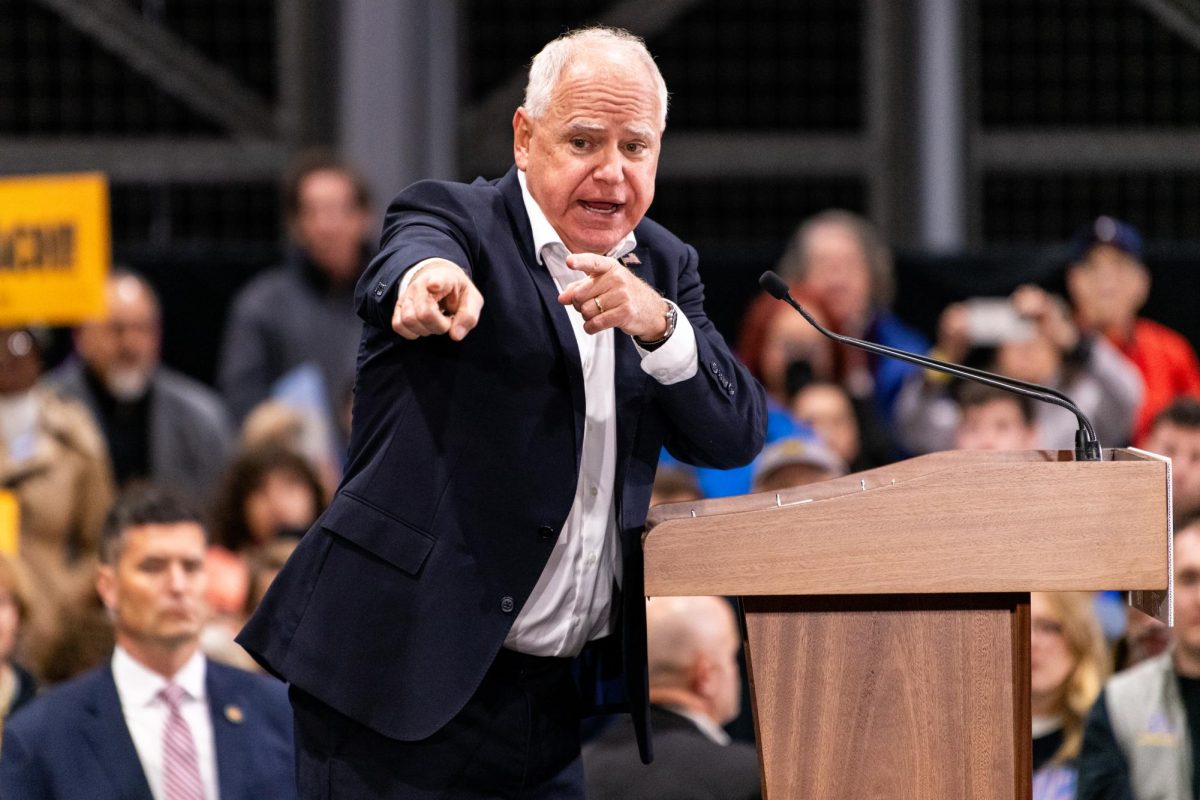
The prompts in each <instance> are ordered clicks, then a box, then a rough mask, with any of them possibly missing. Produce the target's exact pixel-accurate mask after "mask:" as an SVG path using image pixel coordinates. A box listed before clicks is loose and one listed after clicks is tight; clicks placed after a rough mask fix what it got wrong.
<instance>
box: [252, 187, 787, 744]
mask: <svg viewBox="0 0 1200 800" xmlns="http://www.w3.org/2000/svg"><path fill="white" fill-rule="evenodd" d="M635 232H636V236H637V240H638V244H637V248H636V250H634V254H635V255H636V256H637V259H638V260H640V262H641V263H640V264H637V265H634V266H632V267H631V269H633V270H634V271H635V272H636V273H637V274H638V275H640V276H641V277H642V278H643V279H645V280H646V281H647V282H648V283H650V284H651V285H652V286H654V287H655V288H656V289H658V290H659V291H660V292H661V293H662V294H663V295H665V296H666V297H669V298H671V299H672V300H674V301H675V302H676V303H678V304H679V306H680V308H681V309H682V311H683V313H685V314H687V316H688V318H689V320H690V321H691V324H692V327H693V328H694V330H695V332H696V339H697V346H698V349H699V360H700V370H699V373H698V374H697V375H695V376H694V377H693V378H691V379H689V380H686V381H683V382H680V383H677V384H674V385H671V386H663V385H660V384H659V383H658V382H657V381H655V380H654V379H653V378H651V377H650V376H648V375H647V374H645V373H644V372H643V371H642V369H641V367H640V360H641V359H640V356H639V354H638V353H637V351H636V349H635V347H634V345H633V342H632V340H631V339H630V337H628V336H626V335H624V334H621V333H620V332H617V333H616V334H615V336H614V343H615V344H614V347H615V350H616V353H615V360H616V366H615V373H616V374H615V380H616V405H617V440H618V442H617V468H616V493H615V494H616V506H617V520H618V525H619V528H620V531H621V545H622V557H623V560H624V564H623V568H624V584H623V587H622V589H623V597H624V598H625V600H626V601H627V602H626V604H625V605H626V608H627V610H628V611H630V612H632V613H623V614H622V620H621V623H620V627H619V630H620V633H619V634H615V635H614V636H612V637H609V641H606V642H605V643H604V644H603V645H602V646H601V645H597V646H595V647H589V649H588V650H587V651H585V657H584V658H583V659H581V662H580V663H581V664H582V667H581V668H582V670H583V672H584V673H586V674H584V675H583V676H582V678H581V686H582V688H583V690H584V693H585V702H586V703H589V704H590V705H592V706H593V707H597V708H598V707H605V706H608V707H612V704H611V702H610V701H611V700H612V698H613V695H612V694H611V693H606V691H605V690H607V689H612V688H613V687H614V686H621V687H622V692H621V694H622V695H623V697H622V700H623V701H626V705H628V703H627V700H628V698H632V699H633V703H632V707H633V710H634V712H635V717H637V718H638V719H640V720H641V721H643V722H644V720H645V716H646V709H647V704H646V702H645V699H644V698H645V670H646V664H645V613H644V608H643V606H642V603H643V600H642V595H643V592H642V569H641V542H640V535H641V532H642V527H643V524H644V522H645V518H646V510H647V506H648V504H649V499H650V490H651V485H652V483H653V481H654V472H655V467H656V465H657V462H658V456H659V452H660V450H661V448H662V446H663V445H664V443H665V444H666V446H667V448H668V449H669V450H670V451H671V452H672V453H673V454H674V455H676V456H677V457H679V458H680V459H681V460H684V461H688V462H691V463H695V464H702V465H705V466H712V467H732V466H738V465H741V464H743V463H745V462H748V461H749V460H751V459H752V458H753V457H754V456H755V455H756V454H757V453H758V451H759V449H760V448H761V447H762V441H763V436H764V430H765V418H766V411H765V400H764V395H763V391H762V388H761V387H760V386H759V385H758V384H757V383H756V382H755V380H754V379H753V378H752V377H750V375H749V373H747V372H746V370H745V368H744V367H742V366H741V364H740V363H738V362H737V360H736V359H735V358H734V357H733V356H732V355H731V354H730V351H729V349H728V347H727V346H726V344H725V342H724V340H723V339H722V338H721V336H720V335H719V334H718V333H717V332H716V330H715V329H714V327H713V326H712V324H711V323H710V322H709V320H708V318H707V317H706V316H705V314H704V309H703V286H702V285H701V282H700V277H699V274H698V272H697V257H696V252H695V250H694V249H692V248H691V247H689V246H687V245H685V244H684V243H683V242H681V241H680V240H679V239H677V238H676V237H675V236H673V235H672V234H671V233H669V232H668V231H666V230H665V229H664V228H662V227H661V226H659V225H657V224H655V223H654V222H651V221H649V220H643V221H642V222H641V224H640V225H638V227H637V228H636V231H635ZM434 256H438V257H442V258H446V259H449V260H450V261H453V262H454V263H456V264H458V265H460V266H462V267H463V268H464V269H465V270H466V271H467V272H468V273H469V274H470V277H471V279H472V281H474V283H475V285H476V286H477V287H478V288H479V291H480V292H481V293H482V295H483V297H484V301H485V305H484V307H483V311H482V314H481V316H480V319H479V324H478V326H477V327H476V328H475V329H474V330H473V331H471V333H470V334H468V336H467V337H466V338H465V339H464V340H463V341H461V342H455V341H452V340H451V339H450V338H449V337H447V336H432V337H427V338H424V339H420V340H417V341H408V340H405V339H403V338H401V337H400V336H398V335H397V334H396V333H394V332H393V331H392V329H391V324H390V323H391V316H392V310H393V307H394V306H395V302H396V293H397V285H398V284H399V283H400V280H401V277H402V276H403V274H404V273H405V271H406V270H407V269H408V268H410V267H411V266H412V265H413V264H415V263H417V262H419V261H422V260H424V259H426V258H430V257H434ZM557 295H558V289H557V288H556V287H555V285H554V281H553V279H552V278H551V276H550V274H549V272H548V271H547V269H546V268H545V267H544V266H542V265H541V264H539V263H538V261H537V258H536V257H535V254H534V252H533V238H532V234H531V232H530V226H529V220H528V217H527V215H526V213H525V208H524V205H523V203H522V199H521V189H520V185H519V183H518V181H517V177H516V171H515V169H514V170H510V171H509V173H508V174H507V175H506V176H505V177H504V178H502V179H500V180H499V181H496V182H486V181H483V180H482V179H481V180H477V181H476V182H475V183H473V184H471V185H466V184H455V183H443V182H434V181H424V182H421V183H417V184H415V185H413V186H411V187H409V188H408V189H407V190H405V191H404V192H403V193H401V194H400V195H399V196H398V197H397V198H396V199H395V200H394V201H393V202H392V205H391V207H390V208H389V210H388V215H387V218H386V221H385V226H384V233H383V239H382V244H381V249H380V253H379V255H378V256H376V258H375V259H374V260H373V261H372V263H371V264H370V265H369V266H368V268H367V270H366V272H365V273H364V275H363V277H362V279H361V280H360V282H359V285H358V290H357V292H356V302H357V305H358V313H359V315H360V316H361V317H362V318H363V319H364V320H365V322H366V324H365V325H364V327H363V336H362V343H361V345H360V347H359V354H358V374H357V379H356V383H355V397H354V409H353V414H354V424H353V432H352V433H351V442H350V452H349V461H348V466H347V469H346V476H345V478H344V479H343V482H342V485H341V487H340V488H339V490H338V493H337V495H336V497H335V498H334V499H333V502H332V503H331V505H330V506H329V508H328V509H327V510H326V512H325V513H324V514H323V515H322V517H321V518H320V519H318V520H317V522H316V523H315V525H314V526H313V528H312V529H311V530H310V531H309V532H308V534H307V535H306V536H305V537H304V538H303V540H302V541H301V543H300V546H299V547H298V548H297V550H296V552H295V554H294V555H293V556H292V558H291V559H290V561H289V562H288V564H287V566H286V567H285V568H284V569H283V571H282V573H281V574H280V575H279V577H278V578H277V579H276V581H275V582H274V584H273V585H272V586H271V589H270V590H269V592H268V593H267V595H266V597H265V599H264V600H263V602H262V604H261V605H260V606H259V609H258V611H257V613H256V614H255V615H254V616H253V617H252V618H251V620H250V622H249V623H248V624H247V626H246V627H245V628H244V629H243V631H242V633H241V635H240V636H239V638H238V641H239V642H240V643H241V644H242V645H243V646H244V647H246V649H247V650H249V651H250V652H251V653H252V654H254V655H255V657H256V658H258V659H259V660H260V661H261V662H262V663H263V664H264V665H266V667H267V668H268V669H270V670H272V671H273V672H275V673H276V674H278V675H280V676H282V677H284V678H285V679H286V680H288V681H291V682H292V683H294V684H295V685H297V686H298V687H299V688H301V689H303V690H305V691H306V692H309V693H310V694H312V695H314V696H316V697H317V698H319V699H320V700H322V701H324V702H325V703H326V704H328V705H330V706H332V707H333V708H335V709H337V710H338V711H340V712H341V713H343V714H345V715H347V716H349V717H351V718H353V719H355V720H357V721H359V722H361V723H363V724H365V725H367V726H368V727H370V728H372V729H374V730H376V731H378V732H379V733H382V734H384V735H385V736H389V737H391V738H394V739H400V740H407V741H411V740H418V739H422V738H425V737H427V736H429V735H431V734H432V733H434V732H435V731H437V730H439V729H440V728H441V727H442V726H443V725H445V724H446V722H448V721H449V720H450V719H451V718H452V717H453V716H454V715H455V714H456V713H457V712H458V711H459V710H460V709H461V708H462V707H463V706H464V705H465V703H466V702H467V700H468V699H469V698H470V697H471V695H472V694H473V693H474V691H475V689H476V688H478V686H479V684H480V682H481V681H482V679H483V676H484V673H485V672H486V671H487V669H488V667H489V666H490V665H491V663H492V661H493V659H494V658H495V655H496V653H497V652H498V651H499V649H500V647H501V645H502V643H503V641H504V638H505V636H506V635H507V633H508V631H509V629H510V628H511V626H512V623H513V620H514V619H515V618H516V615H517V614H518V613H520V611H521V608H522V606H523V605H524V604H525V602H526V599H527V598H528V596H529V594H530V592H531V591H532V589H533V586H534V584H535V583H536V582H537V580H538V576H539V575H540V574H541V572H542V569H543V567H544V566H545V564H546V561H547V559H548V558H549V556H550V552H551V549H552V548H553V546H554V543H555V541H556V538H557V536H558V534H559V531H560V530H561V528H562V526H563V523H564V521H565V520H566V517H567V513H568V511H569V510H570V508H571V504H572V502H573V500H574V496H575V485H576V479H577V476H578V469H579V460H580V452H581V447H582V441H583V427H584V422H585V400H584V383H583V371H582V368H581V366H580V359H579V351H578V347H577V345H576V341H575V337H574V334H573V333H572V330H571V324H570V321H569V320H568V318H567V313H566V311H565V309H564V308H563V307H562V306H560V305H559V303H558V301H557V299H556V298H557ZM281 311H285V310H281ZM622 675H623V677H624V680H623V681H622Z"/></svg>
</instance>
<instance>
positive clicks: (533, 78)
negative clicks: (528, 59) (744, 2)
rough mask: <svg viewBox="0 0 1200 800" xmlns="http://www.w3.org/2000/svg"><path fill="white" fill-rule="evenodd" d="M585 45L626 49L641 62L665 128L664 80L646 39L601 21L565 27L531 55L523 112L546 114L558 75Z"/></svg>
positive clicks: (659, 118)
mask: <svg viewBox="0 0 1200 800" xmlns="http://www.w3.org/2000/svg"><path fill="white" fill-rule="evenodd" d="M587 45H595V46H598V47H600V48H606V49H618V48H619V49H623V50H626V51H628V52H630V53H632V54H633V56H634V58H636V59H638V60H639V61H641V62H642V63H643V65H645V67H646V71H647V72H648V73H649V74H650V78H651V79H652V80H653V81H654V86H655V89H656V90H657V94H658V125H659V128H660V129H665V128H666V127H667V83H666V81H664V80H663V76H662V73H661V72H659V70H658V65H657V64H656V63H654V56H652V55H650V51H649V50H647V49H646V43H645V42H643V41H642V40H641V38H639V37H637V36H634V35H633V34H632V33H630V32H629V31H627V30H623V29H621V28H609V27H605V26H602V25H598V26H595V27H591V28H579V29H578V30H573V31H568V32H567V33H564V34H563V35H562V36H559V37H558V38H557V39H555V40H553V41H552V42H550V43H549V44H547V45H546V46H545V47H543V48H542V50H541V52H540V53H538V54H537V55H536V56H534V57H533V62H532V63H530V65H529V82H528V83H527V84H526V85H525V101H524V102H523V103H522V104H521V105H522V106H523V107H524V108H525V111H526V113H528V114H529V116H530V117H533V118H534V119H540V118H541V117H544V116H545V115H546V112H547V111H548V110H549V109H550V100H551V98H552V97H553V96H554V89H555V87H556V86H557V85H558V79H559V78H560V77H562V73H563V71H564V70H565V69H566V68H567V67H569V66H570V65H571V64H572V63H573V62H574V61H575V59H577V58H578V57H579V55H580V53H581V52H582V51H583V50H584V48H585V47H586V46H587Z"/></svg>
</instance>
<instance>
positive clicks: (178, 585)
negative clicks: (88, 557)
mask: <svg viewBox="0 0 1200 800" xmlns="http://www.w3.org/2000/svg"><path fill="white" fill-rule="evenodd" d="M205 549H206V548H205V541H204V529H203V528H202V527H200V525H199V523H195V522H178V523H167V524H152V525H139V526H136V527H133V528H130V529H129V530H127V531H126V532H125V534H124V546H123V547H122V549H121V553H120V556H119V557H118V558H117V561H116V563H115V564H102V565H101V566H100V572H99V575H98V578H97V583H96V587H97V590H98V591H99V592H100V597H101V599H103V601H104V605H105V606H106V607H107V608H108V610H109V612H110V613H111V614H112V615H113V624H114V627H115V628H116V633H117V642H118V643H120V644H122V645H123V646H125V647H126V648H127V649H130V650H131V651H133V652H136V650H137V649H139V648H147V647H153V648H159V649H164V648H165V649H176V648H179V647H184V646H188V645H191V644H193V643H195V642H196V641H197V640H198V638H199V636H200V628H201V626H202V625H203V624H204V622H205V621H206V619H207V616H208V609H207V606H206V605H205V601H204V591H205V589H206V587H207V585H208V581H207V578H206V576H205V572H204V553H205Z"/></svg>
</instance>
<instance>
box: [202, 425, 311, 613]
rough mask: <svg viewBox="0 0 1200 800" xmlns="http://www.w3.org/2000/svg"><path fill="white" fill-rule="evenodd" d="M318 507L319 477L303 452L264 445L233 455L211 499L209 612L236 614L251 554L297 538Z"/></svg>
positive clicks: (247, 586)
mask: <svg viewBox="0 0 1200 800" xmlns="http://www.w3.org/2000/svg"><path fill="white" fill-rule="evenodd" d="M324 508H325V492H324V489H323V488H322V485H321V481H320V479H319V478H318V477H317V473H316V471H315V470H314V469H313V467H312V466H311V464H310V463H309V462H308V461H307V460H306V459H305V458H304V457H303V456H301V455H299V454H298V453H296V452H294V451H292V450H289V449H286V448H280V447H275V446H270V445H267V446H263V447H260V448H254V449H249V450H246V451H243V452H242V453H241V454H240V455H238V456H237V457H236V458H235V459H234V460H233V462H232V463H231V464H230V466H229V469H228V470H227V472H226V475H225V480H224V483H223V484H222V488H221V491H220V494H219V495H218V497H217V503H216V512H215V518H214V524H213V531H212V533H213V546H212V547H211V548H210V550H209V562H208V568H209V603H210V604H211V606H212V609H213V611H214V612H215V613H217V614H230V615H233V616H235V617H240V616H241V615H242V614H243V611H244V608H245V605H246V597H247V595H248V594H249V591H250V577H251V564H252V562H253V560H254V558H255V556H256V555H257V554H259V553H262V552H265V551H266V550H267V549H268V547H269V546H270V545H271V543H272V542H274V541H276V540H278V539H280V538H287V537H291V538H299V537H300V536H301V535H303V534H304V532H305V531H306V530H307V529H308V526H309V525H311V524H312V523H313V521H314V520H315V519H316V518H317V516H318V515H319V514H320V513H321V511H322V510H323V509H324Z"/></svg>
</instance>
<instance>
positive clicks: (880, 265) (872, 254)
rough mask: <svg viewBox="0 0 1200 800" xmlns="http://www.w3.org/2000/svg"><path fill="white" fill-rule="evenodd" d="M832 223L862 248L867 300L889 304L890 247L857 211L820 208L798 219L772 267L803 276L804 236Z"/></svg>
mask: <svg viewBox="0 0 1200 800" xmlns="http://www.w3.org/2000/svg"><path fill="white" fill-rule="evenodd" d="M827 225H833V226H836V227H839V228H844V229H845V230H847V231H849V232H850V235H851V236H853V237H854V239H855V241H857V242H858V246H859V248H860V249H861V250H862V254H863V259H864V260H865V261H866V262H867V271H868V272H869V273H870V276H871V301H872V302H873V303H874V304H875V307H876V308H881V309H882V308H891V306H892V301H893V300H894V299H895V295H896V274H895V270H894V268H893V266H892V251H891V250H890V249H888V246H887V244H886V243H885V242H884V241H883V237H881V236H880V235H879V231H877V230H875V226H874V225H872V224H871V223H870V222H868V221H867V220H866V219H864V218H863V217H860V216H859V215H858V214H854V213H851V212H849V211H843V210H841V209H832V210H829V211H822V212H821V213H820V214H817V215H816V216H813V217H809V218H808V219H806V220H804V222H802V223H800V227H798V228H796V232H795V233H793V234H792V238H791V240H790V241H789V242H788V245H787V249H786V250H784V251H783V255H782V256H781V257H780V259H779V264H778V265H777V266H776V268H775V271H776V272H778V273H779V275H780V276H781V277H783V278H784V279H786V280H795V281H800V280H804V276H805V273H807V272H808V237H809V236H811V235H812V233H813V231H815V230H816V229H818V228H823V227H825V226H827Z"/></svg>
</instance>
